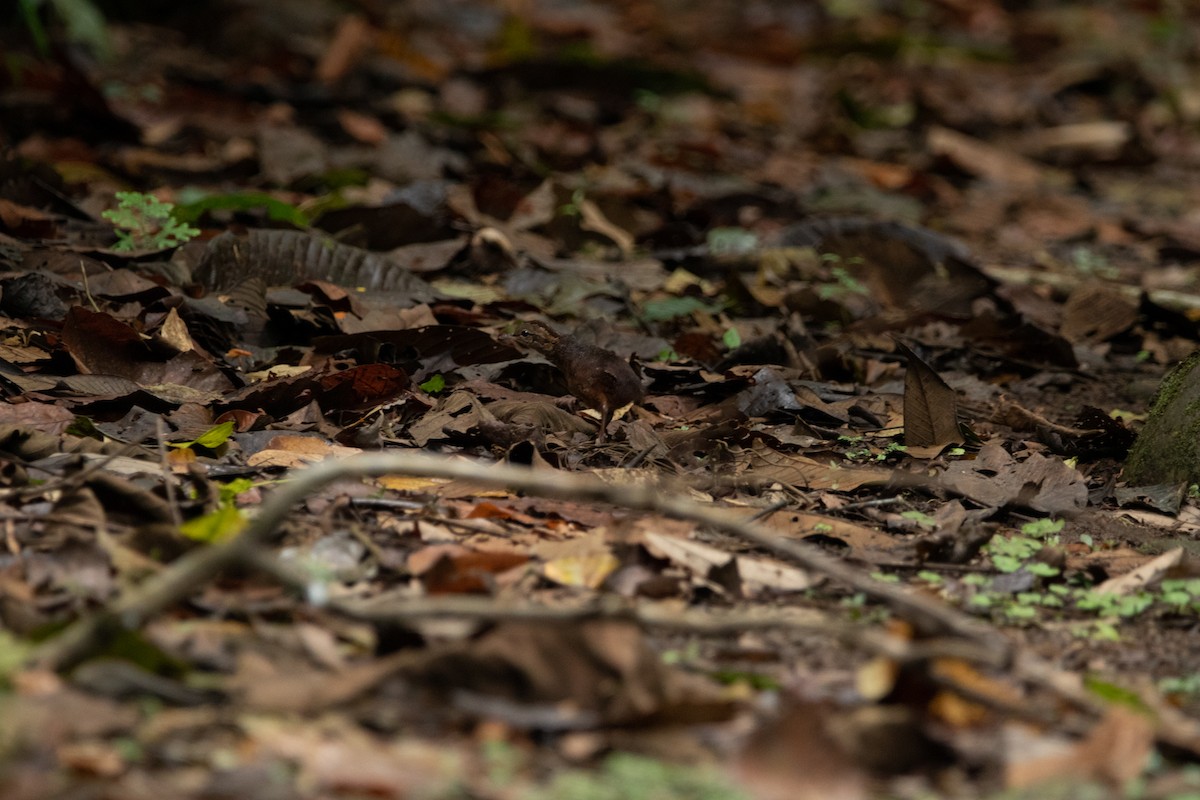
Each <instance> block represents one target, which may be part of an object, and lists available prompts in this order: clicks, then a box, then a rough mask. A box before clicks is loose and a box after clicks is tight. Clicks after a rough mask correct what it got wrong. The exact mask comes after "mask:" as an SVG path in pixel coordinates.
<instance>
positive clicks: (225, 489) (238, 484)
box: [218, 478, 254, 505]
mask: <svg viewBox="0 0 1200 800" xmlns="http://www.w3.org/2000/svg"><path fill="white" fill-rule="evenodd" d="M253 488H254V481H252V480H250V479H249V478H234V479H233V480H231V481H229V482H228V483H223V484H221V489H220V493H219V495H218V497H219V498H220V502H221V505H228V504H230V503H232V502H233V501H234V499H235V498H236V497H237V496H238V495H239V494H241V493H242V492H248V491H250V490H251V489H253Z"/></svg>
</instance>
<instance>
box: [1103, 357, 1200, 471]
mask: <svg viewBox="0 0 1200 800" xmlns="http://www.w3.org/2000/svg"><path fill="white" fill-rule="evenodd" d="M1197 365H1200V350H1197V351H1196V352H1194V353H1192V354H1191V355H1190V356H1188V357H1187V358H1185V359H1184V360H1183V361H1182V362H1180V364H1179V366H1177V367H1175V369H1173V370H1171V372H1170V373H1168V374H1167V376H1166V377H1165V378H1163V382H1162V384H1161V385H1160V386H1159V387H1158V394H1157V395H1155V397H1154V403H1153V404H1152V405H1151V406H1150V414H1149V416H1148V417H1147V418H1146V425H1145V426H1144V427H1143V428H1142V432H1141V433H1140V434H1138V438H1137V441H1136V442H1134V444H1133V447H1132V448H1131V449H1130V451H1129V458H1128V460H1127V461H1126V462H1125V470H1124V472H1123V473H1122V477H1123V478H1124V479H1125V480H1126V481H1128V482H1129V483H1130V484H1132V485H1134V486H1150V485H1154V484H1160V483H1200V370H1197V369H1196V366H1197Z"/></svg>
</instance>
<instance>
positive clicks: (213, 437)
mask: <svg viewBox="0 0 1200 800" xmlns="http://www.w3.org/2000/svg"><path fill="white" fill-rule="evenodd" d="M231 435H233V422H232V421H226V422H222V423H221V424H220V425H214V426H212V427H211V428H209V429H208V430H206V431H205V432H204V433H202V434H200V435H199V436H197V437H196V438H195V439H193V440H192V441H190V442H168V446H169V447H178V448H183V447H196V446H199V447H205V448H208V449H209V450H216V449H217V448H218V447H220V446H221V445H223V444H225V443H226V442H227V441H229V437H230V436H231Z"/></svg>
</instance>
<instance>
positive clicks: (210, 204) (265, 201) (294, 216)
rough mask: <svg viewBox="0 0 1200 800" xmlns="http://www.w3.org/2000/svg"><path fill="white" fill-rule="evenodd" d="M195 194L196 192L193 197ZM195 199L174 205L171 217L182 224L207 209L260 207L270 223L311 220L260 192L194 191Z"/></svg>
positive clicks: (299, 223) (303, 223)
mask: <svg viewBox="0 0 1200 800" xmlns="http://www.w3.org/2000/svg"><path fill="white" fill-rule="evenodd" d="M197 194H200V196H199V197H197ZM191 196H192V197H195V198H196V199H194V200H191V201H190V202H187V203H179V204H178V205H177V206H175V210H174V212H173V216H174V217H175V219H177V220H179V221H180V222H183V223H189V222H195V221H196V220H198V219H200V217H202V216H203V215H204V213H205V212H207V211H253V210H255V209H259V208H261V209H263V210H265V211H266V212H267V218H268V219H270V220H271V221H273V222H286V223H288V224H290V225H294V226H296V227H297V228H307V227H308V226H309V224H310V223H311V222H312V220H310V219H309V217H308V215H307V214H305V213H304V212H303V211H301V210H300V209H299V208H296V206H294V205H292V204H290V203H285V202H283V201H282V200H276V199H275V198H274V197H272V196H271V195H269V194H265V193H263V192H230V193H228V194H209V195H204V194H202V193H197V192H195V191H194V190H193V191H192V194H191Z"/></svg>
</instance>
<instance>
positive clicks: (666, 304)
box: [642, 297, 721, 322]
mask: <svg viewBox="0 0 1200 800" xmlns="http://www.w3.org/2000/svg"><path fill="white" fill-rule="evenodd" d="M720 310H721V306H720V305H718V304H716V303H707V302H705V301H704V300H701V299H700V298H699V297H663V298H660V299H658V300H651V301H649V302H647V303H646V304H645V305H644V306H642V318H643V319H645V320H646V321H647V322H666V321H667V320H671V319H678V318H679V317H686V316H688V315H689V314H693V313H695V312H696V311H706V312H708V313H709V314H716V313H717V312H719V311H720Z"/></svg>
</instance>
